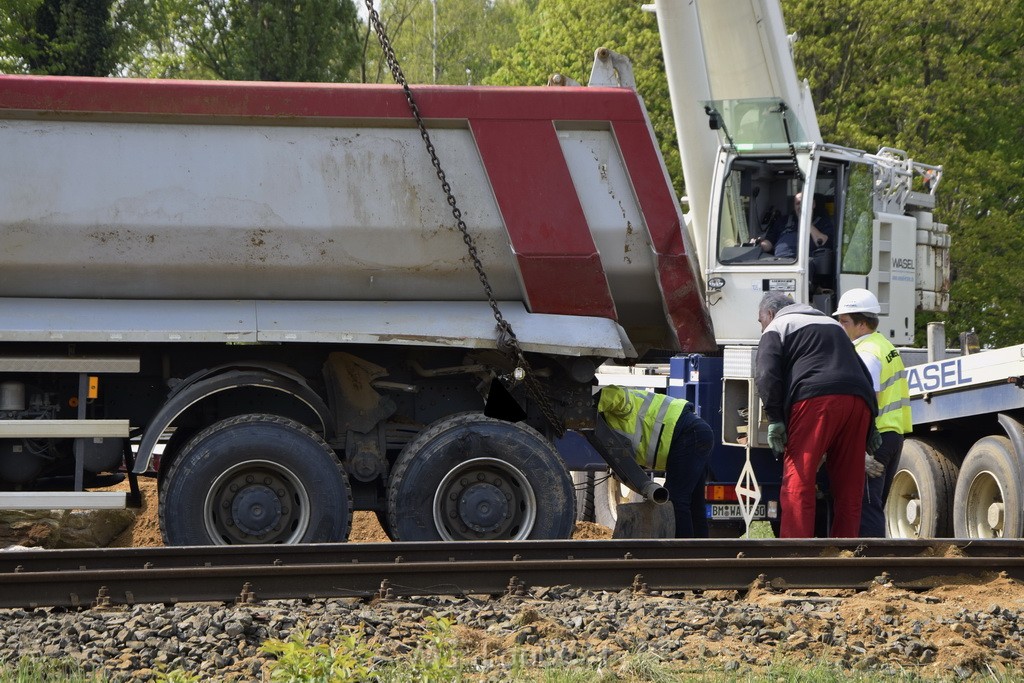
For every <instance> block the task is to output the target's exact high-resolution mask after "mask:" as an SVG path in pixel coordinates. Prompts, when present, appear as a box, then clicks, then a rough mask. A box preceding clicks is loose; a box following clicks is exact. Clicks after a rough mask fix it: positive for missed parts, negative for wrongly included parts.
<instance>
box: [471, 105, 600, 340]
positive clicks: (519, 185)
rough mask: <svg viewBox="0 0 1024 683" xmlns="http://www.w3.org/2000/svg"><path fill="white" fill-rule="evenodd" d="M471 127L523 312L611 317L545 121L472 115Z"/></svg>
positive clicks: (586, 230)
mask: <svg viewBox="0 0 1024 683" xmlns="http://www.w3.org/2000/svg"><path fill="white" fill-rule="evenodd" d="M472 129H473V136H474V138H475V139H476V143H477V149H479V150H480V155H481V157H482V158H483V162H484V166H485V167H486V169H487V175H488V177H489V178H490V181H491V188H492V189H493V190H494V196H495V199H497V202H498V208H499V209H500V210H501V216H502V218H503V219H504V221H505V227H506V229H507V230H508V235H509V239H510V240H511V241H512V249H513V251H514V252H515V254H516V259H517V260H518V261H519V272H520V275H521V277H522V279H523V287H524V289H525V291H526V295H527V298H528V299H529V308H530V310H531V311H533V312H534V313H575V312H579V313H584V314H587V315H597V316H601V317H603V318H611V319H613V320H614V319H616V315H615V305H614V304H613V303H612V297H611V292H610V291H609V290H608V280H607V278H605V274H604V268H603V267H602V265H601V258H600V256H599V255H598V253H597V247H596V246H595V244H594V239H593V237H592V236H591V234H590V227H589V225H588V224H587V219H586V217H585V216H584V215H583V207H582V206H581V205H580V200H579V197H578V195H577V194H576V189H575V186H574V185H573V182H572V175H571V174H570V173H569V167H568V166H567V165H566V163H565V157H564V156H563V154H562V147H561V145H560V144H559V142H558V135H557V133H556V132H555V128H554V125H553V124H552V122H551V120H550V119H543V120H538V121H522V120H515V121H497V120H474V121H473V122H472ZM524 198H528V200H529V201H523V199H524Z"/></svg>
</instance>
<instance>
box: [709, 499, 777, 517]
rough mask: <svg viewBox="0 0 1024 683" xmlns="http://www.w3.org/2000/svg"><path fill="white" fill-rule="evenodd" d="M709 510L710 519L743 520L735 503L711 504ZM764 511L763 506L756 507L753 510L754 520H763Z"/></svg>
mask: <svg viewBox="0 0 1024 683" xmlns="http://www.w3.org/2000/svg"><path fill="white" fill-rule="evenodd" d="M708 507H709V508H711V514H710V515H709V517H710V518H711V519H743V513H742V512H740V506H739V505H738V504H736V503H732V504H727V503H711V504H709V505H708ZM764 518H765V509H764V505H763V504H762V505H758V506H757V507H756V508H754V519H764Z"/></svg>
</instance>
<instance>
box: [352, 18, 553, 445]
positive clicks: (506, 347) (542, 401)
mask: <svg viewBox="0 0 1024 683" xmlns="http://www.w3.org/2000/svg"><path fill="white" fill-rule="evenodd" d="M365 2H366V9H367V13H368V15H369V21H370V25H371V26H372V27H373V30H374V33H376V34H377V42H379V43H380V47H381V49H382V50H383V51H384V58H385V59H386V60H387V64H388V68H389V69H390V70H391V76H392V77H393V78H394V79H395V83H397V84H398V85H400V86H402V90H403V91H404V92H405V101H406V102H407V103H408V104H409V111H411V112H412V116H413V118H414V119H415V120H416V125H417V126H418V127H419V130H420V137H422V138H423V143H424V145H426V148H427V153H428V154H429V155H430V162H431V163H432V164H433V165H434V170H435V171H437V178H438V180H440V181H441V189H442V190H444V193H445V196H446V197H447V199H448V205H449V206H450V207H451V208H452V216H453V217H454V218H455V224H456V225H457V226H458V228H459V232H461V233H462V241H463V242H465V244H466V250H467V251H468V253H469V258H470V259H471V260H472V261H473V267H474V268H475V269H476V273H477V277H479V278H480V284H482V285H483V288H484V293H485V294H486V295H487V303H488V304H489V305H490V307H491V311H492V312H493V314H494V320H495V322H496V323H497V326H498V339H497V343H498V348H499V349H500V350H501V351H503V352H504V353H506V354H507V355H508V356H509V357H510V358H511V359H512V361H513V362H515V363H516V366H517V367H516V370H517V372H516V373H515V378H516V379H520V380H523V381H525V383H526V389H527V391H529V393H530V395H531V396H532V397H533V399H534V400H535V401H536V402H537V405H538V406H539V407H540V410H541V412H542V413H543V414H544V417H545V419H547V421H548V423H550V425H551V427H552V428H553V429H554V431H555V433H556V434H557V435H558V436H562V435H563V434H564V433H565V425H564V424H563V422H562V420H561V419H559V417H558V415H556V414H555V409H554V406H553V405H552V404H551V399H550V398H549V397H548V395H547V392H546V391H544V387H543V386H541V383H540V381H539V380H538V379H537V375H536V373H535V372H534V371H533V368H532V367H531V365H530V362H529V361H528V360H526V355H525V354H524V353H523V349H522V347H521V346H520V345H519V339H518V338H517V337H516V333H515V331H514V330H513V329H512V325H511V323H509V322H508V321H507V320H505V316H503V315H502V314H501V311H500V310H499V309H498V302H497V301H496V300H495V299H494V291H493V290H492V289H491V284H490V281H489V280H488V278H487V274H486V273H485V272H484V266H483V263H481V261H480V257H479V255H478V254H477V249H476V242H475V241H474V240H473V236H472V235H470V234H469V228H467V227H466V223H465V221H463V220H462V211H460V210H459V207H458V205H457V204H456V201H455V195H454V194H453V193H452V188H451V185H449V184H448V179H447V176H446V175H445V172H444V169H442V168H441V161H440V159H438V157H437V151H436V150H435V149H434V143H432V142H431V141H430V134H429V133H428V132H427V127H426V125H424V123H423V118H422V116H420V108H419V106H418V105H417V104H416V100H415V98H413V95H412V90H411V89H410V88H409V82H408V81H407V80H406V78H405V74H404V73H403V72H402V67H401V66H399V64H398V58H397V57H395V51H394V49H393V48H392V47H391V41H390V40H388V36H387V32H386V31H385V30H384V25H383V24H382V23H381V21H380V15H379V14H377V10H375V9H374V8H373V0H365ZM520 375H522V376H521V377H520Z"/></svg>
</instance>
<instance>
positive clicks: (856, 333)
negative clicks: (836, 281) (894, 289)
mask: <svg viewBox="0 0 1024 683" xmlns="http://www.w3.org/2000/svg"><path fill="white" fill-rule="evenodd" d="M881 310H882V308H881V306H879V305H878V299H877V298H875V295H874V294H872V293H871V292H869V291H868V290H866V289H851V290H849V291H848V292H846V293H845V294H843V296H842V297H841V298H840V299H839V305H838V306H837V307H836V312H835V313H833V315H835V316H837V317H838V318H839V324H840V325H842V326H843V329H844V330H846V334H847V336H849V337H850V339H851V340H852V341H853V345H854V346H855V347H856V348H857V353H858V354H860V359H861V360H862V361H864V365H865V366H866V367H867V369H868V372H869V373H871V381H872V382H873V383H874V386H875V394H876V395H877V397H878V417H876V418H875V428H876V429H877V430H878V432H879V434H881V435H882V445H881V446H880V447H879V448H878V450H877V451H876V452H875V454H874V457H871V456H866V457H865V471H866V474H867V479H866V485H865V487H864V500H863V503H862V505H861V516H860V535H861V536H866V537H877V538H884V537H885V536H886V529H885V526H886V525H885V500H886V498H888V497H889V487H890V486H891V485H892V480H893V477H895V476H896V471H897V470H898V469H899V466H900V452H901V451H902V450H903V435H904V434H907V433H909V432H910V431H912V429H913V423H912V421H911V413H910V387H909V386H908V384H907V371H906V369H905V368H904V366H903V359H902V358H900V352H899V351H897V350H896V348H895V347H893V345H892V343H890V342H889V340H888V339H886V338H885V336H884V335H882V334H881V333H879V332H878V314H879V313H880V312H881Z"/></svg>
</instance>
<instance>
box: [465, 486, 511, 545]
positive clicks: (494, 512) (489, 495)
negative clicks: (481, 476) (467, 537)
mask: <svg viewBox="0 0 1024 683" xmlns="http://www.w3.org/2000/svg"><path fill="white" fill-rule="evenodd" d="M459 517H461V518H462V521H463V522H464V523H465V524H466V526H468V527H469V528H470V529H473V530H474V531H479V532H481V533H487V532H490V531H494V530H495V529H497V528H498V527H499V526H500V525H501V523H502V522H503V521H504V520H505V519H506V518H507V517H508V505H507V501H506V499H505V495H504V494H503V493H502V492H501V490H500V489H499V488H498V487H497V486H495V485H493V484H489V483H486V484H485V483H480V484H473V485H472V486H470V487H468V488H467V489H465V490H464V491H463V492H462V495H461V496H460V497H459Z"/></svg>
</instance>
